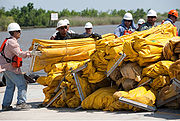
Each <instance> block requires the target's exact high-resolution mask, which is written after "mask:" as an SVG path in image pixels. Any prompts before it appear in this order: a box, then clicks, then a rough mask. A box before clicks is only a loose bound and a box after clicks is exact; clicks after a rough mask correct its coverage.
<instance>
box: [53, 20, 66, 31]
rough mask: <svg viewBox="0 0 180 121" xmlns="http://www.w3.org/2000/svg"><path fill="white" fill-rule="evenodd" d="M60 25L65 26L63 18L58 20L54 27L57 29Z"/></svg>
mask: <svg viewBox="0 0 180 121" xmlns="http://www.w3.org/2000/svg"><path fill="white" fill-rule="evenodd" d="M61 26H67V22H65V21H64V20H59V21H58V23H57V27H56V29H58V28H59V27H61Z"/></svg>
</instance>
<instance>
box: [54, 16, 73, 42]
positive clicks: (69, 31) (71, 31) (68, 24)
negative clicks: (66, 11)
mask: <svg viewBox="0 0 180 121" xmlns="http://www.w3.org/2000/svg"><path fill="white" fill-rule="evenodd" d="M64 21H65V22H66V23H67V30H68V31H67V32H68V33H75V32H74V31H73V30H70V29H69V28H70V22H69V20H68V19H64ZM57 32H58V31H57V30H56V32H55V33H54V34H53V35H52V36H51V38H50V39H51V40H54V38H55V36H56V33H57Z"/></svg>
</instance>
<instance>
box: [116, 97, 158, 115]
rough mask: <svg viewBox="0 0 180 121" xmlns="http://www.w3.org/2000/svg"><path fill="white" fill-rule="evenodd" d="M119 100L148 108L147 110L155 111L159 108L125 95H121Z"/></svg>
mask: <svg viewBox="0 0 180 121" xmlns="http://www.w3.org/2000/svg"><path fill="white" fill-rule="evenodd" d="M119 101H120V102H122V103H126V104H129V105H132V106H135V107H138V108H141V109H144V110H147V111H153V112H154V111H156V110H157V108H156V107H153V106H149V105H146V104H143V103H140V102H136V101H134V100H130V99H127V98H124V97H120V98H119Z"/></svg>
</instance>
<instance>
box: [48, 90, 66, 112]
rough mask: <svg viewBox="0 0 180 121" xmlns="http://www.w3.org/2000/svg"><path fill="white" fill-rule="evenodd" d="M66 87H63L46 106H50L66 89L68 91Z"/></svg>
mask: <svg viewBox="0 0 180 121" xmlns="http://www.w3.org/2000/svg"><path fill="white" fill-rule="evenodd" d="M66 89H67V88H66V87H65V88H64V89H62V90H61V91H60V90H59V91H58V92H57V93H56V95H55V96H54V97H53V98H52V99H51V100H50V102H49V103H48V104H47V105H46V106H45V107H46V108H47V107H49V106H50V105H51V104H52V103H53V102H54V101H55V100H56V99H57V98H58V97H59V96H60V95H61V94H62V93H63V92H64V91H66Z"/></svg>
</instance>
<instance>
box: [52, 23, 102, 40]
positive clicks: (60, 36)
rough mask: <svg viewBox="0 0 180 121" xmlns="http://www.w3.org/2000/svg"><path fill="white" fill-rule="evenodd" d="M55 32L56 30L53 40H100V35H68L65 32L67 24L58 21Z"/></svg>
mask: <svg viewBox="0 0 180 121" xmlns="http://www.w3.org/2000/svg"><path fill="white" fill-rule="evenodd" d="M56 30H58V32H57V33H56V36H55V38H54V40H67V39H78V38H87V37H93V38H96V39H99V38H101V35H94V34H91V35H84V34H77V33H69V32H68V30H67V22H65V21H64V20H60V21H59V22H58V23H57V27H56Z"/></svg>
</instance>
